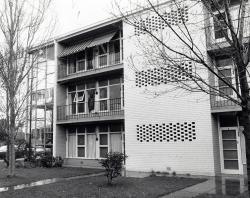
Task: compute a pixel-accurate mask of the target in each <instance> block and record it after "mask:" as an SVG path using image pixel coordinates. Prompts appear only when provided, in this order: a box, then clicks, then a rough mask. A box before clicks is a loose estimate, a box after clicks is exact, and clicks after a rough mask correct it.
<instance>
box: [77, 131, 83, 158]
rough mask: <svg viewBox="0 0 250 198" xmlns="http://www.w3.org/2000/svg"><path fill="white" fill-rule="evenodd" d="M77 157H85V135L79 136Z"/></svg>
mask: <svg viewBox="0 0 250 198" xmlns="http://www.w3.org/2000/svg"><path fill="white" fill-rule="evenodd" d="M77 156H78V157H85V135H84V134H77Z"/></svg>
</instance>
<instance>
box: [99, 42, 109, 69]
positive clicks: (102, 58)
mask: <svg viewBox="0 0 250 198" xmlns="http://www.w3.org/2000/svg"><path fill="white" fill-rule="evenodd" d="M98 51H99V57H98V61H99V67H103V66H105V65H107V63H108V54H107V53H108V51H107V43H105V44H102V45H99V46H98Z"/></svg>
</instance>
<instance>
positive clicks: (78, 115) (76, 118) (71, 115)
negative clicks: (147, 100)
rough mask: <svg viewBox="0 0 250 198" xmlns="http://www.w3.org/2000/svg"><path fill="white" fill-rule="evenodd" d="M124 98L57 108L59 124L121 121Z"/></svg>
mask: <svg viewBox="0 0 250 198" xmlns="http://www.w3.org/2000/svg"><path fill="white" fill-rule="evenodd" d="M123 103H124V101H123V99H122V98H116V99H103V100H99V101H91V100H88V102H76V103H73V104H71V105H63V106H58V107H57V124H60V123H61V124H66V123H72V122H73V123H74V122H76V123H77V122H92V121H105V120H121V119H123V118H124V105H123Z"/></svg>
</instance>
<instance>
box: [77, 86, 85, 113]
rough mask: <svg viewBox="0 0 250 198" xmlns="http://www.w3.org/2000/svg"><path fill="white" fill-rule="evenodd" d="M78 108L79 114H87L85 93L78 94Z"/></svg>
mask: <svg viewBox="0 0 250 198" xmlns="http://www.w3.org/2000/svg"><path fill="white" fill-rule="evenodd" d="M77 102H78V104H77V106H78V113H84V112H85V94H84V91H80V92H78V93H77Z"/></svg>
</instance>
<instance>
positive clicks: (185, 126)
mask: <svg viewBox="0 0 250 198" xmlns="http://www.w3.org/2000/svg"><path fill="white" fill-rule="evenodd" d="M136 131H137V140H138V141H139V142H184V141H189V142H191V141H193V140H195V139H196V132H195V122H184V123H179V122H177V123H168V124H165V123H163V124H148V125H136Z"/></svg>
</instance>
